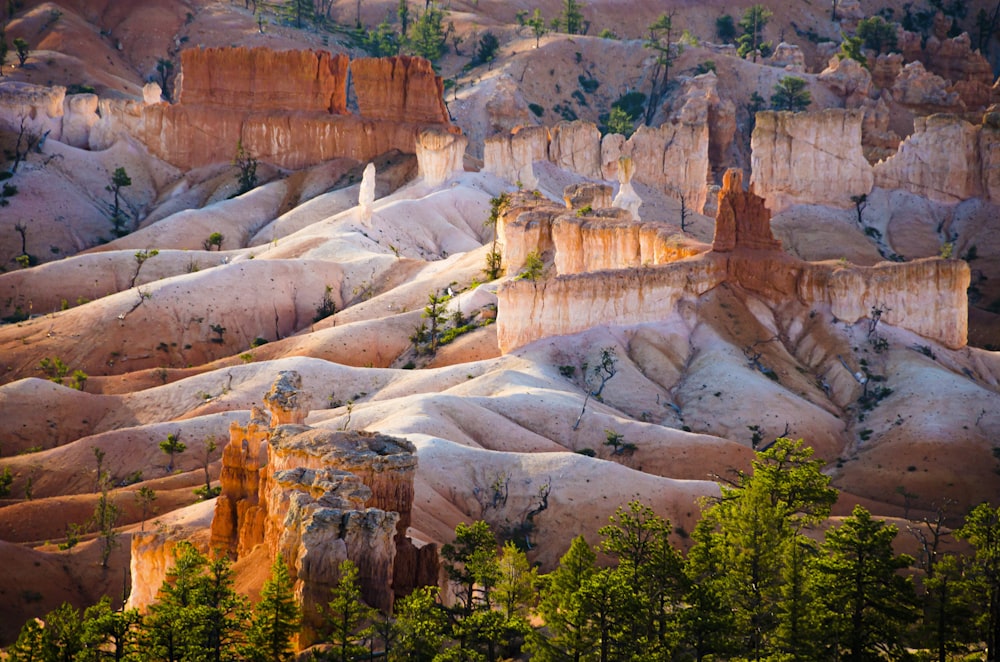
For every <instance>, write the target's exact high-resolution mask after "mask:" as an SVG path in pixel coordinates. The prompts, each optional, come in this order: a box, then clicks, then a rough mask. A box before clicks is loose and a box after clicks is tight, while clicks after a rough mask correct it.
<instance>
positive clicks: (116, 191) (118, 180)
mask: <svg viewBox="0 0 1000 662" xmlns="http://www.w3.org/2000/svg"><path fill="white" fill-rule="evenodd" d="M128 186H132V178H131V177H129V176H128V172H126V171H125V168H124V167H122V166H119V167H117V168H115V171H114V173H112V175H111V183H110V184H108V185H107V186H105V187H104V188H105V190H106V191H108V193H111V194H112V195H113V196H114V202H113V203H112V206H111V225H112V228H113V230H114V233H115V236H116V237H124V236H125V235H127V234H128V229H127V228H126V224H127V223H128V221H129V218H128V215H127V214H126V213H125V210H123V209H122V207H121V190H122V189H123V188H125V187H128Z"/></svg>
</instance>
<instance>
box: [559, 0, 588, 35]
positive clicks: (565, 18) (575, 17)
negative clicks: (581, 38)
mask: <svg viewBox="0 0 1000 662" xmlns="http://www.w3.org/2000/svg"><path fill="white" fill-rule="evenodd" d="M582 9H583V3H582V2H578V1H577V0H563V3H562V11H561V12H560V13H559V17H558V18H557V19H556V21H555V23H556V24H557V25H558V26H559V27H560V28H562V31H563V32H565V33H566V34H583V33H584V29H583V28H584V21H583V11H581V10H582Z"/></svg>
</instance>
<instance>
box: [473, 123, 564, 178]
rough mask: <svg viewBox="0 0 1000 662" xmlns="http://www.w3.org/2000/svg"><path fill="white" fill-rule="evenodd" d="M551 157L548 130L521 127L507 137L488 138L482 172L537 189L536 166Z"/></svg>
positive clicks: (539, 127) (541, 127) (540, 127)
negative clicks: (534, 165) (536, 163)
mask: <svg viewBox="0 0 1000 662" xmlns="http://www.w3.org/2000/svg"><path fill="white" fill-rule="evenodd" d="M548 155H549V130H548V129H547V128H545V127H544V126H522V127H518V128H517V129H515V130H514V131H513V132H512V133H509V134H507V135H498V136H493V137H491V138H487V139H486V146H485V148H484V152H483V170H485V171H486V172H489V173H493V174H494V175H496V176H497V177H500V178H501V179H504V180H506V181H508V182H510V183H512V184H513V183H515V182H520V183H521V185H522V186H524V187H526V188H535V187H537V186H538V178H537V177H536V176H535V170H534V167H533V165H532V164H533V163H534V162H535V161H544V160H546V159H548Z"/></svg>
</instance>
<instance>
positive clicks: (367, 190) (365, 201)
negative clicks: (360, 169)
mask: <svg viewBox="0 0 1000 662" xmlns="http://www.w3.org/2000/svg"><path fill="white" fill-rule="evenodd" d="M373 202H375V164H374V163H369V164H368V165H366V166H365V171H364V173H362V175H361V187H360V188H359V189H358V207H359V208H360V209H361V222H362V223H364V224H365V225H366V226H369V227H371V221H372V203H373Z"/></svg>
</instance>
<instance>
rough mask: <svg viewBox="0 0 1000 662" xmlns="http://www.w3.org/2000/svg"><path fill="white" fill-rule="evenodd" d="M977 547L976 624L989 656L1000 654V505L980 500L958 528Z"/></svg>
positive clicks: (974, 577)
mask: <svg viewBox="0 0 1000 662" xmlns="http://www.w3.org/2000/svg"><path fill="white" fill-rule="evenodd" d="M955 537H957V538H959V539H961V540H967V541H969V544H970V545H972V547H973V549H975V550H976V551H975V555H974V557H973V560H972V567H971V568H970V574H971V575H972V577H971V578H972V581H973V587H972V590H973V591H974V593H975V595H976V597H977V599H976V601H977V603H978V604H979V610H978V614H977V619H976V624H977V625H978V626H979V631H980V632H981V634H982V640H983V641H985V642H986V659H987V660H996V659H997V658H998V657H1000V508H994V507H993V506H991V505H990V504H988V503H981V504H979V505H978V506H976V507H975V508H973V509H972V511H971V512H970V513H969V515H968V516H967V517H966V518H965V523H964V524H962V526H961V528H959V529H958V530H957V531H955Z"/></svg>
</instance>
